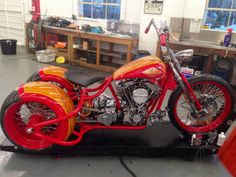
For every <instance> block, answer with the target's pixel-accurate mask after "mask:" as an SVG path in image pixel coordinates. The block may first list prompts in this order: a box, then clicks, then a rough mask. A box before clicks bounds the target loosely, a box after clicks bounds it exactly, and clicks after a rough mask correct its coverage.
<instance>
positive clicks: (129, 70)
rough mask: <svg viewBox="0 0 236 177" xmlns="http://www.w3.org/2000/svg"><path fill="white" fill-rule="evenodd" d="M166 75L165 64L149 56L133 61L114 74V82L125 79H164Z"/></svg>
mask: <svg viewBox="0 0 236 177" xmlns="http://www.w3.org/2000/svg"><path fill="white" fill-rule="evenodd" d="M165 74H166V65H165V63H164V62H163V61H162V60H161V59H159V58H158V57H155V56H147V57H144V58H140V59H138V60H135V61H132V62H130V63H128V64H126V65H124V66H122V67H121V68H119V69H118V70H117V71H115V72H114V74H113V79H114V80H123V79H135V78H143V79H162V78H163V77H164V76H165Z"/></svg>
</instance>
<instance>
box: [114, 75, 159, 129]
mask: <svg viewBox="0 0 236 177" xmlns="http://www.w3.org/2000/svg"><path fill="white" fill-rule="evenodd" d="M116 89H117V92H118V95H119V96H120V98H121V100H122V108H123V111H122V112H123V114H124V119H123V121H124V123H128V124H130V125H142V124H144V123H145V122H146V117H147V114H148V109H147V108H148V104H149V101H150V100H151V99H152V98H156V97H157V96H158V95H159V93H160V92H161V89H160V87H159V86H157V85H155V84H153V83H151V82H149V81H148V80H145V79H134V80H122V81H117V82H116Z"/></svg>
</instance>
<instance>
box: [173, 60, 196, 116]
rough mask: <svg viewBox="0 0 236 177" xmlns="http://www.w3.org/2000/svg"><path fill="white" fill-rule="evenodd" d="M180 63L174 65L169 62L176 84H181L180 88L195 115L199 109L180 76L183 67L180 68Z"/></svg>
mask: <svg viewBox="0 0 236 177" xmlns="http://www.w3.org/2000/svg"><path fill="white" fill-rule="evenodd" d="M178 64H179V63H177V64H176V65H174V64H173V63H172V62H169V66H170V68H171V69H172V71H173V72H174V77H175V80H176V82H177V83H178V84H179V86H180V87H181V88H182V90H183V92H184V94H185V96H186V98H187V99H188V102H189V104H190V105H191V108H192V110H193V112H194V113H197V112H198V109H197V108H196V103H195V101H194V99H193V98H192V96H191V95H190V93H189V91H188V89H187V87H186V86H185V83H184V81H183V79H182V78H181V76H180V73H181V67H180V66H178Z"/></svg>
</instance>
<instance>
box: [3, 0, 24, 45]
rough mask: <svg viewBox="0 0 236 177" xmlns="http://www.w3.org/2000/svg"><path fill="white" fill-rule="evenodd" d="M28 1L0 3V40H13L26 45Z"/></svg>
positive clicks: (5, 0)
mask: <svg viewBox="0 0 236 177" xmlns="http://www.w3.org/2000/svg"><path fill="white" fill-rule="evenodd" d="M25 3H26V4H28V2H26V0H1V1H0V39H6V38H8V39H9V38H12V39H16V40H18V44H19V45H24V44H25V26H24V23H25V19H26V18H27V17H28V13H26V12H25V9H27V7H28V6H27V5H25Z"/></svg>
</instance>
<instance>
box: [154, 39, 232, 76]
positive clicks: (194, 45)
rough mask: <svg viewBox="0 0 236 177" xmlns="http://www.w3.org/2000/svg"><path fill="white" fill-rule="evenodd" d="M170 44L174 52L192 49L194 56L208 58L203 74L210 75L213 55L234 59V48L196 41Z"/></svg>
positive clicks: (158, 54) (158, 51) (158, 50)
mask: <svg viewBox="0 0 236 177" xmlns="http://www.w3.org/2000/svg"><path fill="white" fill-rule="evenodd" d="M170 43H171V48H172V49H173V50H174V51H176V52H177V51H181V50H185V49H193V50H194V54H197V55H202V56H208V61H207V64H206V67H205V69H204V73H211V71H212V68H213V60H214V56H215V55H217V56H220V57H225V58H236V48H230V47H223V46H217V45H215V44H213V43H207V42H197V41H194V42H193V41H173V40H171V42H170ZM157 56H160V44H158V45H157Z"/></svg>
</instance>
